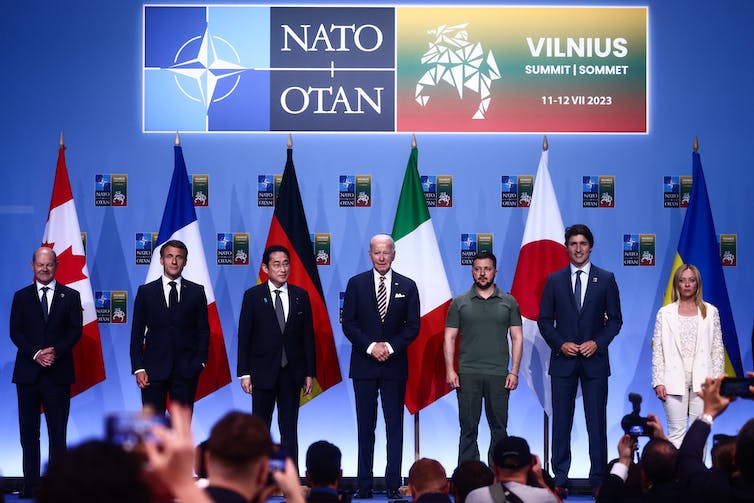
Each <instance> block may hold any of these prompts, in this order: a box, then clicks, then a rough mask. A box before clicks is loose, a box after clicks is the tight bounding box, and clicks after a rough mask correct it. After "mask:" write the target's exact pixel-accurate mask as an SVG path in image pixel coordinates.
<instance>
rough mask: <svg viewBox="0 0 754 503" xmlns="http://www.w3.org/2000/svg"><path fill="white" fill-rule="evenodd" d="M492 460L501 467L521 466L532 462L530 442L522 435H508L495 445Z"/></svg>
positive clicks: (514, 467) (513, 467)
mask: <svg viewBox="0 0 754 503" xmlns="http://www.w3.org/2000/svg"><path fill="white" fill-rule="evenodd" d="M492 461H493V462H494V463H495V465H497V466H498V467H500V468H511V469H516V468H521V467H523V466H526V465H528V464H530V463H531V451H530V450H529V444H528V443H527V442H526V440H524V439H523V438H521V437H512V436H509V437H506V438H504V439H502V440H500V441H499V442H498V443H497V445H495V448H494V450H493V451H492Z"/></svg>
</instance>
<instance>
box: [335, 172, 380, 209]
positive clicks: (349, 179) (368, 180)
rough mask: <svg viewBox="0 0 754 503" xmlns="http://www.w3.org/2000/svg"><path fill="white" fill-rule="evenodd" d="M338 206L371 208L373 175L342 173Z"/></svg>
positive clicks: (339, 179)
mask: <svg viewBox="0 0 754 503" xmlns="http://www.w3.org/2000/svg"><path fill="white" fill-rule="evenodd" d="M338 206H340V207H357V208H369V207H371V206H372V176H371V175H340V176H339V177H338Z"/></svg>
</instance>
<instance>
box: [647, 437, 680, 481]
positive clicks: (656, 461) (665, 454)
mask: <svg viewBox="0 0 754 503" xmlns="http://www.w3.org/2000/svg"><path fill="white" fill-rule="evenodd" d="M677 460H678V449H677V448H676V446H675V445H673V444H672V443H671V442H670V441H669V440H666V439H664V438H653V439H652V440H650V441H649V442H647V445H645V446H644V450H643V451H642V453H641V463H642V467H643V468H644V473H645V474H646V476H647V478H648V479H649V480H650V481H652V483H654V484H659V483H662V482H670V481H672V480H674V479H675V478H676V461H677Z"/></svg>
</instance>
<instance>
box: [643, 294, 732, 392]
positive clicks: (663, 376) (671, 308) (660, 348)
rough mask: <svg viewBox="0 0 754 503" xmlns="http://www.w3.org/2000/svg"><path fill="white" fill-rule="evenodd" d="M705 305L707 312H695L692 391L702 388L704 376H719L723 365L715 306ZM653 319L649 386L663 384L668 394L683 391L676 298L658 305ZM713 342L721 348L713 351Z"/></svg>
mask: <svg viewBox="0 0 754 503" xmlns="http://www.w3.org/2000/svg"><path fill="white" fill-rule="evenodd" d="M705 305H706V306H707V316H706V317H705V318H704V319H702V315H701V313H698V314H699V319H698V323H697V336H696V349H695V351H694V364H693V366H692V369H691V385H692V387H693V390H694V391H699V390H700V389H701V387H702V383H703V382H704V379H705V378H706V377H708V376H718V375H720V374H722V373H723V372H724V369H725V351H724V349H723V334H722V331H721V329H720V315H719V314H718V312H717V308H716V307H715V306H713V305H712V304H709V303H707V302H705ZM656 320H657V321H656V323H655V330H654V335H653V337H652V356H653V358H652V365H653V372H652V377H653V379H652V387H653V388H654V387H656V386H658V385H660V384H663V385H665V390H666V391H667V392H668V393H669V394H671V395H682V394H683V393H684V392H685V387H686V373H685V372H684V370H683V356H681V336H680V333H679V332H680V324H681V321H680V320H681V317H680V315H679V314H678V302H677V301H676V302H673V303H672V304H668V305H667V306H663V307H661V308H660V310H659V311H658V312H657V318H656ZM713 345H715V346H716V347H718V348H720V349H719V351H718V353H717V354H715V353H714V352H713V351H712V348H713ZM655 356H657V357H658V358H655Z"/></svg>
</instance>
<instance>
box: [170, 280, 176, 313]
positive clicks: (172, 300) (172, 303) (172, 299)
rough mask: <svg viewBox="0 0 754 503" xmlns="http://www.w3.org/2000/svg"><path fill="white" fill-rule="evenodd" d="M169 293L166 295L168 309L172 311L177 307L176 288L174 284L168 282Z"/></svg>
mask: <svg viewBox="0 0 754 503" xmlns="http://www.w3.org/2000/svg"><path fill="white" fill-rule="evenodd" d="M168 285H170V293H169V294H168V309H169V310H170V311H174V310H175V309H176V308H177V307H178V289H177V288H176V282H175V281H170V282H169V283H168Z"/></svg>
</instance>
